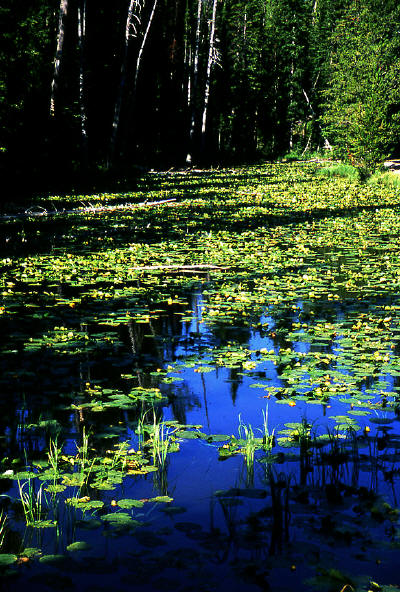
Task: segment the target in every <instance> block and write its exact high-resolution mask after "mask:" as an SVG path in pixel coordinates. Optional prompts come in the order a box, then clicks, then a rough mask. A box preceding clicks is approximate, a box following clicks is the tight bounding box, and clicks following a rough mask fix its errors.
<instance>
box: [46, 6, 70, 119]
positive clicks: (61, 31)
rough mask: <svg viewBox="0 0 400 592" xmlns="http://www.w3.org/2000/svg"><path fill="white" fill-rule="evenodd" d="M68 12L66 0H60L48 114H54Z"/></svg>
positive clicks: (52, 115)
mask: <svg viewBox="0 0 400 592" xmlns="http://www.w3.org/2000/svg"><path fill="white" fill-rule="evenodd" d="M67 13H68V0H60V9H59V12H58V30H57V49H56V55H55V57H54V69H53V78H52V81H51V89H50V116H51V117H54V115H55V94H56V89H57V83H58V78H59V74H60V65H61V58H62V53H63V48H64V37H65V21H66V18H67Z"/></svg>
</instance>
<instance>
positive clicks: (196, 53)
mask: <svg viewBox="0 0 400 592" xmlns="http://www.w3.org/2000/svg"><path fill="white" fill-rule="evenodd" d="M201 9H202V0H197V21H196V39H195V45H194V56H193V83H192V85H191V86H190V87H188V100H189V102H190V108H191V115H190V128H189V152H188V153H187V155H186V162H187V164H191V163H192V157H193V155H192V150H193V138H194V130H195V125H196V109H195V105H194V95H195V92H196V89H197V78H198V74H199V53H200V28H201ZM190 80H191V79H190V76H189V80H188V85H190Z"/></svg>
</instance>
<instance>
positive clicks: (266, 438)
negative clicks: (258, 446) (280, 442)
mask: <svg viewBox="0 0 400 592" xmlns="http://www.w3.org/2000/svg"><path fill="white" fill-rule="evenodd" d="M262 416H263V427H262V430H261V433H262V439H263V449H264V450H265V451H267V452H270V451H271V450H272V448H273V446H274V444H275V428H274V429H273V430H272V432H270V430H269V426H268V407H267V408H266V409H265V410H264V409H263V410H262Z"/></svg>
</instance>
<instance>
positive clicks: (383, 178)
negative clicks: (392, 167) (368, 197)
mask: <svg viewBox="0 0 400 592" xmlns="http://www.w3.org/2000/svg"><path fill="white" fill-rule="evenodd" d="M368 185H372V186H375V187H376V186H378V187H388V188H389V189H400V175H398V174H396V173H390V172H377V173H374V174H373V175H371V177H370V178H369V179H368Z"/></svg>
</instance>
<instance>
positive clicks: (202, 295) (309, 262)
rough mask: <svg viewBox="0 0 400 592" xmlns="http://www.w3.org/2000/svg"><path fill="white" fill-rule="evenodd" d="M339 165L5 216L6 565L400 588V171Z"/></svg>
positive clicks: (98, 580) (21, 578)
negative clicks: (347, 173)
mask: <svg viewBox="0 0 400 592" xmlns="http://www.w3.org/2000/svg"><path fill="white" fill-rule="evenodd" d="M318 167H319V165H318V164H316V163H310V164H304V163H302V164H291V165H285V164H275V165H265V166H263V167H250V168H246V169H236V170H233V169H232V170H216V171H198V172H196V171H194V172H191V173H190V174H189V173H180V172H175V173H174V172H170V173H165V174H155V173H154V174H149V175H148V176H147V177H146V179H144V180H143V183H142V184H141V183H138V186H137V188H136V189H135V191H132V193H129V194H112V195H95V196H70V197H56V196H52V197H50V198H41V199H37V200H36V202H35V203H34V205H33V206H32V207H31V209H29V211H26V212H25V213H24V212H22V211H21V212H19V211H15V212H13V213H12V215H7V216H3V218H2V219H1V220H0V225H1V236H2V240H3V250H2V253H3V258H2V262H1V266H2V276H1V282H2V290H1V291H2V303H1V307H0V311H1V315H0V347H1V358H0V365H1V379H0V383H1V390H2V397H1V401H0V405H1V416H0V417H1V422H2V437H1V440H0V443H1V447H2V460H1V469H0V470H1V479H0V487H1V492H0V505H1V513H0V543H1V549H0V575H1V579H2V582H3V586H4V587H5V589H13V590H19V589H21V590H22V589H24V588H25V587H27V586H28V587H29V590H41V591H43V590H59V589H63V590H80V591H81V590H82V591H88V592H89V591H95V590H96V591H102V590H109V589H110V587H111V586H113V587H114V588H115V589H117V590H121V591H125V590H126V591H128V590H137V591H138V592H141V591H143V592H144V591H145V590H146V591H147V592H148V591H149V590H154V591H158V590H160V591H164V590H174V591H177V592H181V591H182V592H183V591H186V590H194V589H195V590H199V591H208V590H210V591H211V590H213V591H214V590H218V591H221V592H224V591H225V590H229V591H236V590H237V591H239V590H240V591H241V590H243V589H246V590H248V591H250V592H253V591H254V592H256V591H259V590H273V591H274V592H289V591H292V590H294V589H296V591H299V592H302V591H304V592H305V591H307V592H308V591H309V590H316V591H324V590H327V591H328V592H329V591H335V592H344V591H345V590H348V591H349V590H360V591H364V590H365V591H368V590H373V591H375V590H384V591H386V592H389V591H392V592H394V591H396V590H400V588H399V587H398V586H399V576H398V570H397V567H396V566H397V562H398V557H399V548H400V527H399V518H400V514H399V509H398V506H399V481H400V464H399V460H400V455H399V450H400V430H399V418H400V404H399V389H400V382H399V377H400V323H399V321H400V292H399V286H400V259H399V242H400V238H399V232H400V216H399V206H400V194H399V193H398V192H397V190H396V189H382V188H377V187H375V188H371V187H370V186H368V185H360V184H355V183H350V182H348V181H345V180H343V179H326V178H324V177H321V176H319V175H318ZM157 201H159V202H163V203H159V204H157V203H153V202H157ZM82 204H83V205H84V206H86V207H85V208H83V207H82ZM149 204H150V205H149Z"/></svg>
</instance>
